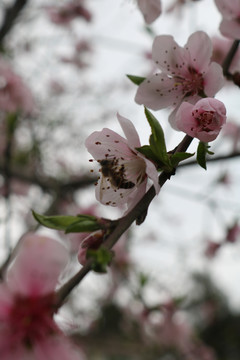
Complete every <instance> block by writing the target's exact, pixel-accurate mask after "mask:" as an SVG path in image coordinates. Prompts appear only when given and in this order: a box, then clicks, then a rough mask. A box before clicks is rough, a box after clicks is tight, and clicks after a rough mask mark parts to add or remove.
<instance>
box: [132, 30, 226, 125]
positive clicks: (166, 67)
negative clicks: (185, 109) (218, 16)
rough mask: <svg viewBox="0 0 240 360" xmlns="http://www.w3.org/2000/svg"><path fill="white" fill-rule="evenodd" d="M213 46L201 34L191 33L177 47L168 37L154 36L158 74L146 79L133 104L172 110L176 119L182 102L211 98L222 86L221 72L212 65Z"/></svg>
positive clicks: (213, 63)
mask: <svg viewBox="0 0 240 360" xmlns="http://www.w3.org/2000/svg"><path fill="white" fill-rule="evenodd" d="M211 56H212V43H211V40H210V38H209V37H208V35H207V34H206V33H205V32H203V31H197V32H195V33H193V34H192V35H191V36H190V37H189V39H188V42H187V44H186V45H185V46H184V47H180V46H179V45H178V44H177V43H176V42H175V41H174V39H173V37H172V36H171V35H160V36H157V37H156V38H155V40H154V42H153V49H152V57H153V60H154V62H155V63H156V65H157V67H158V68H159V69H160V70H161V72H157V73H155V74H154V75H151V76H149V77H147V78H146V79H145V80H144V81H143V82H142V83H141V84H140V85H139V88H138V90H137V94H136V97H135V101H136V102H137V103H138V104H144V105H145V106H147V107H149V108H150V109H153V110H160V109H164V108H166V107H168V106H171V107H173V108H174V109H175V111H174V112H172V114H171V115H170V117H169V120H170V122H171V121H172V120H173V119H174V117H175V112H176V109H177V108H178V107H179V106H180V104H181V102H182V101H188V102H190V103H196V102H197V101H198V100H199V99H200V98H201V97H203V96H209V97H212V96H214V95H215V94H216V92H217V91H218V90H220V89H221V87H222V85H223V81H224V80H223V74H222V68H221V66H220V65H219V64H217V63H215V62H211Z"/></svg>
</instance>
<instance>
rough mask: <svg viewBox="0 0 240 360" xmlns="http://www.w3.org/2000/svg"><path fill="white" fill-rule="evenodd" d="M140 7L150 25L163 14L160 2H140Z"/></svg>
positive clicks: (139, 0)
mask: <svg viewBox="0 0 240 360" xmlns="http://www.w3.org/2000/svg"><path fill="white" fill-rule="evenodd" d="M138 7H139V9H140V10H141V12H142V14H143V17H144V20H145V22H146V23H147V24H148V25H149V24H151V23H152V22H153V21H154V20H156V19H157V18H158V17H159V15H160V14H161V12H162V6H161V2H160V0H138Z"/></svg>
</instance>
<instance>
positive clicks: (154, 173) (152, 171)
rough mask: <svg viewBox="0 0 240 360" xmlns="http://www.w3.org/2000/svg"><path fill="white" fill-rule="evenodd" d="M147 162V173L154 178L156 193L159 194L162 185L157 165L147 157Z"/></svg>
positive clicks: (150, 177)
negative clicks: (159, 180)
mask: <svg viewBox="0 0 240 360" xmlns="http://www.w3.org/2000/svg"><path fill="white" fill-rule="evenodd" d="M145 163H146V174H147V176H148V177H149V179H151V180H152V182H153V185H154V187H155V191H156V194H158V193H159V191H160V185H159V182H158V172H157V169H156V166H155V165H154V164H153V163H152V162H151V161H150V160H148V159H146V158H145Z"/></svg>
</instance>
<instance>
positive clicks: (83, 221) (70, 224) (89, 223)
mask: <svg viewBox="0 0 240 360" xmlns="http://www.w3.org/2000/svg"><path fill="white" fill-rule="evenodd" d="M32 214H33V216H34V218H35V219H36V220H37V222H38V223H39V224H41V225H43V226H45V227H47V228H50V229H55V230H62V231H65V233H73V232H92V231H96V230H99V229H101V224H100V223H99V222H98V218H96V217H95V216H92V215H77V216H70V215H55V216H45V215H40V214H38V213H36V212H35V211H32Z"/></svg>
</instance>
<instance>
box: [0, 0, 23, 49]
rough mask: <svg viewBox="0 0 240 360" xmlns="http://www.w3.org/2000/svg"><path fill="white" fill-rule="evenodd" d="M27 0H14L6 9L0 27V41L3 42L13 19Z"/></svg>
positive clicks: (12, 23)
mask: <svg viewBox="0 0 240 360" xmlns="http://www.w3.org/2000/svg"><path fill="white" fill-rule="evenodd" d="M27 2H28V0H16V1H15V3H14V4H13V5H12V6H10V7H8V8H7V9H6V11H5V16H4V20H3V24H2V26H1V28H0V43H2V42H3V40H4V38H5V36H6V35H7V33H8V32H9V31H10V30H11V28H12V27H13V25H14V22H15V20H16V19H17V17H18V16H19V14H20V12H21V11H22V9H23V8H24V6H25V5H26V4H27Z"/></svg>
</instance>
